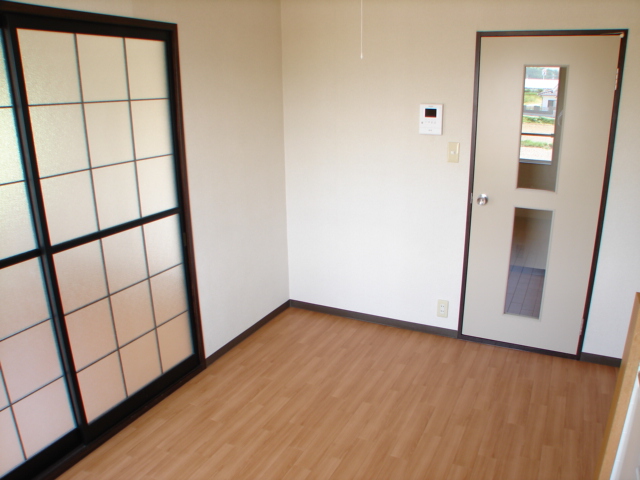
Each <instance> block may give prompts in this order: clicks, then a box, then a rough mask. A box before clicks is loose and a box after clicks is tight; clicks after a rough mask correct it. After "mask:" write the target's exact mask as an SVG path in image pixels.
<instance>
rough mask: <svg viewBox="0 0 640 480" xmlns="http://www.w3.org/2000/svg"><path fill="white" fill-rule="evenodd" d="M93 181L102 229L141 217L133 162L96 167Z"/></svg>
mask: <svg viewBox="0 0 640 480" xmlns="http://www.w3.org/2000/svg"><path fill="white" fill-rule="evenodd" d="M93 182H94V186H95V190H96V200H97V202H98V219H99V220H100V228H101V229H104V228H108V227H113V226H114V225H120V224H121V223H125V222H129V221H131V220H135V219H136V218H139V217H140V210H139V208H138V189H137V186H136V173H135V167H134V164H133V163H125V164H122V165H114V166H112V167H102V168H97V169H94V170H93Z"/></svg>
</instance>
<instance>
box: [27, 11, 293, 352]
mask: <svg viewBox="0 0 640 480" xmlns="http://www.w3.org/2000/svg"><path fill="white" fill-rule="evenodd" d="M30 3H36V4H40V5H47V6H55V7H60V8H71V9H79V10H87V11H93V12H96V13H107V14H115V15H124V16H132V17H138V18H144V19H149V20H159V21H166V22H171V23H177V24H178V36H179V46H180V64H181V78H182V98H183V114H184V120H185V137H186V149H187V163H188V178H189V190H190V198H191V213H192V220H193V230H194V242H195V252H196V270H197V275H198V287H199V292H200V306H201V313H202V324H203V333H204V339H205V352H206V355H211V354H212V353H213V352H215V351H216V350H218V349H219V348H220V347H221V346H223V345H224V344H225V343H227V342H228V341H230V340H232V339H233V338H234V337H236V336H237V335H239V334H241V333H242V332H243V331H244V330H246V329H247V328H249V327H250V326H252V325H253V324H254V323H255V322H257V321H258V320H260V319H261V318H262V317H264V316H265V315H267V314H268V313H269V312H271V311H272V310H274V309H275V308H277V307H278V306H280V305H281V304H282V303H284V302H286V301H287V300H288V299H289V286H288V272H287V243H286V242H287V238H286V213H285V187H284V181H285V177H284V151H283V119H282V67H281V38H280V5H279V2H278V1H277V0H207V1H201V0H179V1H178V0H175V1H174V0H111V1H109V0H49V1H32V2H30Z"/></svg>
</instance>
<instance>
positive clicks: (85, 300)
mask: <svg viewBox="0 0 640 480" xmlns="http://www.w3.org/2000/svg"><path fill="white" fill-rule="evenodd" d="M54 260H55V264H56V272H57V273H58V284H59V285H60V293H61V296H62V306H63V307H64V311H65V312H70V311H72V310H76V309H78V308H80V307H84V306H85V305H88V304H89V303H92V302H94V301H95V300H98V299H100V298H103V297H106V296H107V284H106V281H105V273H104V266H103V263H102V251H101V248H100V242H91V243H87V244H86V245H82V246H80V247H76V248H73V249H71V250H66V251H64V252H61V253H58V254H56V255H55V256H54Z"/></svg>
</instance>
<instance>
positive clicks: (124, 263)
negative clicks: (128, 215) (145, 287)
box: [102, 228, 147, 292]
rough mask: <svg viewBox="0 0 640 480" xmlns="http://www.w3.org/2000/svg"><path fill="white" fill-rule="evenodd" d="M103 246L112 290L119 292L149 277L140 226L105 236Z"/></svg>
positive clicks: (110, 289)
mask: <svg viewBox="0 0 640 480" xmlns="http://www.w3.org/2000/svg"><path fill="white" fill-rule="evenodd" d="M102 248H103V249H104V259H105V264H106V266H107V279H108V281H109V291H110V292H117V291H118V290H122V289H123V288H125V287H128V286H130V285H133V284H134V283H136V282H139V281H140V280H144V279H145V278H147V265H146V264H145V259H144V245H143V241H142V230H141V229H140V228H134V229H131V230H127V231H126V232H122V233H119V234H117V235H112V236H110V237H106V238H104V239H103V240H102Z"/></svg>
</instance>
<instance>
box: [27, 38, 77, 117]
mask: <svg viewBox="0 0 640 480" xmlns="http://www.w3.org/2000/svg"><path fill="white" fill-rule="evenodd" d="M18 38H19V42H20V53H21V55H22V66H23V68H24V76H25V81H26V84H27V98H28V101H29V105H35V104H41V103H72V102H79V101H80V86H79V82H78V67H77V60H76V46H75V40H74V35H73V34H71V33H59V32H46V31H40V30H23V29H18Z"/></svg>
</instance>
